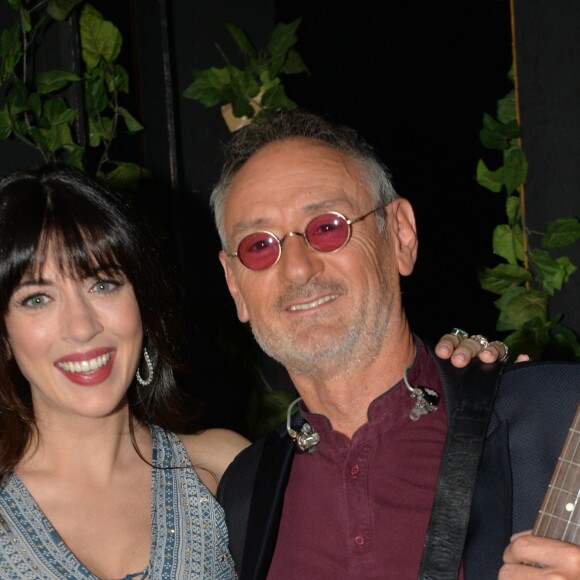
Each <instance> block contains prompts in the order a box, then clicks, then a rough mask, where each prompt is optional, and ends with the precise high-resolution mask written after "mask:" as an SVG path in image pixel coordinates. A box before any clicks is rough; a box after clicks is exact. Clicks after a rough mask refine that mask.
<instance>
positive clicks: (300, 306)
mask: <svg viewBox="0 0 580 580" xmlns="http://www.w3.org/2000/svg"><path fill="white" fill-rule="evenodd" d="M337 297H338V294H331V295H330V296H325V297H324V298H319V299H318V300H313V301H312V302H308V303H307V304H295V305H294V306H290V308H289V309H288V310H291V311H296V310H308V309H310V308H316V307H317V306H320V305H321V304H324V303H325V302H330V301H331V300H334V299H335V298H337Z"/></svg>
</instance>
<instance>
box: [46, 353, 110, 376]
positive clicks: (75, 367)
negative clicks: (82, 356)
mask: <svg viewBox="0 0 580 580" xmlns="http://www.w3.org/2000/svg"><path fill="white" fill-rule="evenodd" d="M110 360H111V353H110V352H108V353H107V354H102V355H100V356H98V357H95V358H91V359H89V360H82V361H74V362H72V361H71V362H59V363H57V365H58V366H59V367H60V368H61V369H62V370H63V371H66V372H67V373H89V372H91V371H96V370H97V369H100V368H101V367H102V366H104V365H106V364H107V363H108V362H109V361H110Z"/></svg>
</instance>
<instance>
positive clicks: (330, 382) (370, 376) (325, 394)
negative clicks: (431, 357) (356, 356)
mask: <svg viewBox="0 0 580 580" xmlns="http://www.w3.org/2000/svg"><path fill="white" fill-rule="evenodd" d="M414 357H415V343H414V340H413V336H412V334H411V333H410V332H408V333H407V334H406V336H405V337H404V339H403V338H400V339H399V340H397V343H396V345H395V347H394V348H388V344H387V343H386V344H385V346H384V347H383V349H382V350H381V351H380V353H379V355H378V356H377V357H374V358H373V359H372V360H371V361H368V362H365V363H364V364H361V365H360V366H359V367H353V368H352V369H351V370H350V371H349V372H346V373H345V372H342V373H340V374H334V375H333V374H330V373H329V375H328V376H327V377H324V378H322V379H321V378H316V379H315V378H312V377H309V376H304V375H295V374H292V373H291V374H290V376H291V378H292V382H293V383H294V385H295V387H296V389H297V391H298V393H299V394H300V396H301V397H302V400H303V401H304V404H305V405H306V407H307V408H308V410H309V411H310V412H311V413H317V414H321V415H324V416H325V417H326V418H327V419H328V420H329V421H330V423H331V424H332V427H333V429H334V430H336V431H340V432H341V433H343V434H345V435H346V436H347V437H352V435H353V434H354V432H355V431H356V430H357V429H358V428H359V427H360V426H361V425H364V424H365V423H366V422H367V419H368V408H369V405H370V404H371V403H372V401H373V400H374V399H376V398H377V397H378V396H379V395H381V394H383V393H384V392H385V391H387V390H389V389H390V388H392V387H394V386H395V385H396V384H397V383H398V382H399V381H400V380H401V378H402V376H403V371H404V370H405V368H407V367H408V366H409V365H410V364H412V362H413V359H414Z"/></svg>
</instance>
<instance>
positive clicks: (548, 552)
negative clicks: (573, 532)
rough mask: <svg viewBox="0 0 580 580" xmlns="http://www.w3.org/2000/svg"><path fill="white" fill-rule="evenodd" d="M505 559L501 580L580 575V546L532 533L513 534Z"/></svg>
mask: <svg viewBox="0 0 580 580" xmlns="http://www.w3.org/2000/svg"><path fill="white" fill-rule="evenodd" d="M503 561H504V565H503V566H502V567H501V569H500V571H499V576H498V580H534V578H538V579H539V578H541V579H546V578H553V579H554V580H556V579H558V580H578V579H579V578H580V546H576V545H575V544H570V543H568V542H561V541H560V540H552V539H549V538H541V537H538V536H532V535H531V534H530V532H523V533H520V534H515V535H514V536H512V539H511V542H510V544H509V546H508V547H507V548H506V549H505V551H504V554H503Z"/></svg>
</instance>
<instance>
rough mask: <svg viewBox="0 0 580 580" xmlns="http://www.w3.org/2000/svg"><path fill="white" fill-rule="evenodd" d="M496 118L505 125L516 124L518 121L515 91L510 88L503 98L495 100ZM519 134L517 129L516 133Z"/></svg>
mask: <svg viewBox="0 0 580 580" xmlns="http://www.w3.org/2000/svg"><path fill="white" fill-rule="evenodd" d="M497 118H498V120H499V121H501V122H502V123H504V124H505V125H511V126H513V125H515V126H517V124H518V121H517V118H516V92H515V90H513V89H512V90H511V91H510V92H509V93H508V94H507V95H506V96H505V97H504V98H503V99H499V100H498V102H497ZM518 136H519V129H518V133H517V135H514V137H518Z"/></svg>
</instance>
